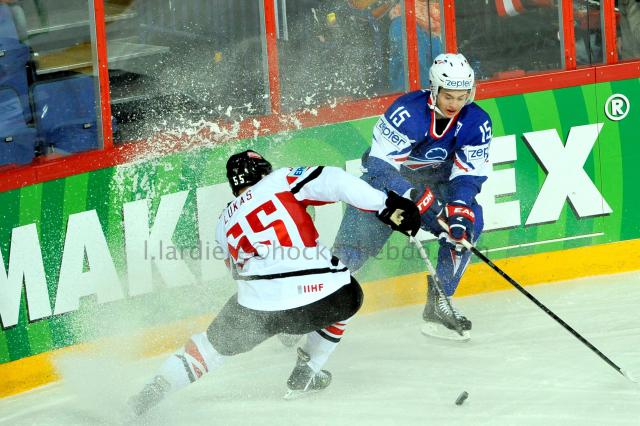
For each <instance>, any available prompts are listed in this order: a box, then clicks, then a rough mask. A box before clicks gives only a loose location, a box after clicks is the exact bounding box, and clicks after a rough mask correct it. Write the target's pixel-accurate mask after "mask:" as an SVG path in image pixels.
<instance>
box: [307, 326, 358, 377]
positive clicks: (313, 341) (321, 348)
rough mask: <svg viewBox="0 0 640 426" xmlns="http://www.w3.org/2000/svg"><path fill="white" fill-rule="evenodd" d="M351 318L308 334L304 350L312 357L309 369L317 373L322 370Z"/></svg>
mask: <svg viewBox="0 0 640 426" xmlns="http://www.w3.org/2000/svg"><path fill="white" fill-rule="evenodd" d="M351 318H353V317H351ZM351 318H349V319H346V320H344V321H340V322H337V323H335V324H333V325H330V326H328V327H325V328H323V329H320V330H316V331H312V332H311V333H309V334H307V340H306V342H305V344H304V347H303V348H302V349H303V350H304V351H305V352H306V353H307V354H308V355H309V356H310V357H311V360H310V361H309V367H311V368H312V369H313V371H315V372H316V373H317V372H319V371H320V370H321V369H322V366H323V365H324V364H325V363H326V362H327V360H328V359H329V356H330V355H331V353H332V352H333V351H334V350H335V348H336V346H337V345H338V343H339V342H340V339H341V338H342V334H343V333H344V329H345V327H346V326H347V323H348V322H349V321H350V320H351Z"/></svg>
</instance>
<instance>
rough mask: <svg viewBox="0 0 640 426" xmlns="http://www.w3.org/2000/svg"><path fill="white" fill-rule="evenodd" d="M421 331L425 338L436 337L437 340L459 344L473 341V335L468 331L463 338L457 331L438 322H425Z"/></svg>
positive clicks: (463, 334) (463, 333)
mask: <svg viewBox="0 0 640 426" xmlns="http://www.w3.org/2000/svg"><path fill="white" fill-rule="evenodd" d="M420 331H421V332H422V334H424V335H425V336H429V337H435V338H436V339H443V340H453V341H457V342H467V341H469V339H471V334H470V333H469V332H468V331H463V332H462V336H461V335H460V334H459V333H458V332H457V331H456V330H451V329H448V328H447V327H445V326H444V325H442V324H440V323H436V322H425V323H424V325H423V326H422V328H421V329H420Z"/></svg>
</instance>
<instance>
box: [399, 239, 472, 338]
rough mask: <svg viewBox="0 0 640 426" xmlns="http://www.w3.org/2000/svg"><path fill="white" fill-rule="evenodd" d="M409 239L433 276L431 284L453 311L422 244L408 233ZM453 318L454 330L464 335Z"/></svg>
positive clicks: (457, 321) (456, 319)
mask: <svg viewBox="0 0 640 426" xmlns="http://www.w3.org/2000/svg"><path fill="white" fill-rule="evenodd" d="M409 239H410V240H411V242H412V243H413V244H415V246H416V247H417V248H418V252H420V257H421V258H422V260H424V263H425V265H427V270H428V271H429V274H431V277H432V278H433V286H434V287H435V288H436V291H437V292H438V294H439V295H440V297H441V298H443V299H444V300H445V301H446V304H447V307H448V308H449V309H450V310H451V312H452V313H453V312H454V310H453V306H451V301H450V300H449V298H448V297H447V295H446V294H445V293H444V290H443V289H442V285H441V284H440V280H439V279H438V275H437V274H436V270H435V268H434V267H433V265H432V264H431V261H430V260H429V256H427V252H425V251H424V247H422V244H420V242H419V241H418V240H417V239H416V238H415V237H414V236H411V235H410V236H409ZM453 318H454V319H455V321H456V331H457V332H458V334H459V335H460V336H463V337H464V331H463V330H462V325H461V324H460V321H459V320H458V318H457V317H456V316H455V315H453Z"/></svg>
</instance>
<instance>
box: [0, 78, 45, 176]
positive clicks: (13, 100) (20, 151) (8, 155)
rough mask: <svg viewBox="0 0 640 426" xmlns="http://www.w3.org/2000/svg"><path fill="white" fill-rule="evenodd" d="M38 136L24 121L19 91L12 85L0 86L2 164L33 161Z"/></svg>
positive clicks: (0, 146) (0, 152)
mask: <svg viewBox="0 0 640 426" xmlns="http://www.w3.org/2000/svg"><path fill="white" fill-rule="evenodd" d="M36 136H37V132H36V130H35V129H34V128H32V127H29V126H27V123H26V122H25V121H24V115H23V113H22V105H21V104H20V99H19V98H18V93H17V92H16V91H15V90H14V89H13V88H11V87H0V166H3V165H6V164H29V163H31V161H33V157H34V156H35V146H36Z"/></svg>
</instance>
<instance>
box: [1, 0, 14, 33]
mask: <svg viewBox="0 0 640 426" xmlns="http://www.w3.org/2000/svg"><path fill="white" fill-rule="evenodd" d="M0 37H8V38H14V39H16V40H18V31H17V30H16V24H15V22H14V21H13V14H12V13H11V8H10V7H9V5H6V4H0Z"/></svg>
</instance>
